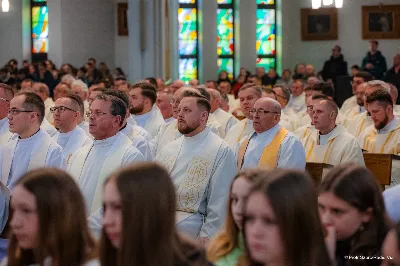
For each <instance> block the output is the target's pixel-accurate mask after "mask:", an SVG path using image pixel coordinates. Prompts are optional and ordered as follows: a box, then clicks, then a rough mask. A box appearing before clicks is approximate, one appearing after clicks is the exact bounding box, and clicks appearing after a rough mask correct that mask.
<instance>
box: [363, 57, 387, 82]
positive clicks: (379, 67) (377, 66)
mask: <svg viewBox="0 0 400 266" xmlns="http://www.w3.org/2000/svg"><path fill="white" fill-rule="evenodd" d="M368 63H371V64H373V65H374V68H372V69H367V68H366V67H365V66H366V65H367V64H368ZM361 67H362V69H363V70H365V71H368V72H369V73H371V75H372V76H374V77H375V79H382V78H383V76H384V74H385V72H386V71H387V65H386V58H385V57H384V56H383V55H382V53H381V52H380V51H376V53H375V54H374V55H371V53H370V52H368V53H367V55H366V56H365V57H364V59H363V61H362V66H361Z"/></svg>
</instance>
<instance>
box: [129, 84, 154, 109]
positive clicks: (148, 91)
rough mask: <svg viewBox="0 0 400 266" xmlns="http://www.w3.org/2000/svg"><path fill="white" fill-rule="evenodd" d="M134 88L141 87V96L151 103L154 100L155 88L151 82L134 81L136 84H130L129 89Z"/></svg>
mask: <svg viewBox="0 0 400 266" xmlns="http://www.w3.org/2000/svg"><path fill="white" fill-rule="evenodd" d="M136 88H141V89H142V93H141V94H142V96H143V97H146V98H148V99H150V101H151V104H152V105H153V104H154V103H155V102H156V99H157V90H156V87H155V86H154V85H153V84H151V83H146V82H142V83H136V84H133V85H132V86H130V88H129V89H130V90H131V89H136Z"/></svg>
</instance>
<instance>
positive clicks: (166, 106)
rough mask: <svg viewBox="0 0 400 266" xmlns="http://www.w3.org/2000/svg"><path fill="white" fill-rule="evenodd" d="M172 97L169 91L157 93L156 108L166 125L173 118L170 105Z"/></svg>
mask: <svg viewBox="0 0 400 266" xmlns="http://www.w3.org/2000/svg"><path fill="white" fill-rule="evenodd" d="M172 95H173V94H172V93H171V92H170V91H169V90H163V91H159V92H157V99H156V105H157V106H158V109H160V112H161V114H162V116H163V118H164V121H165V123H167V124H168V123H169V122H172V121H173V120H174V117H173V116H172V105H171V99H172Z"/></svg>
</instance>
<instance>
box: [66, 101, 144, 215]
mask: <svg viewBox="0 0 400 266" xmlns="http://www.w3.org/2000/svg"><path fill="white" fill-rule="evenodd" d="M125 115H126V106H125V104H124V103H123V102H122V101H121V100H120V99H118V98H117V97H114V96H109V95H103V94H101V95H98V96H97V97H96V99H95V100H94V101H93V103H92V104H91V105H90V111H89V113H88V116H89V132H90V134H92V135H93V137H94V140H93V144H91V145H86V146H83V147H82V148H80V149H79V150H77V151H76V152H75V153H74V155H73V156H72V157H71V159H70V162H69V164H68V167H67V172H69V173H70V174H71V176H72V177H73V178H74V179H75V180H76V181H77V183H78V185H79V187H80V189H81V191H82V194H83V196H84V198H85V201H86V207H87V210H88V212H89V214H92V213H94V212H96V211H97V210H98V209H99V208H100V207H101V193H102V189H103V183H104V180H105V178H106V177H107V176H108V175H109V174H110V173H111V172H112V171H114V170H116V169H117V168H120V167H122V166H125V165H127V164H130V163H133V162H138V161H143V160H144V157H143V155H142V154H141V153H140V151H139V150H138V149H136V148H135V147H134V146H133V145H132V141H131V140H130V139H129V138H128V137H127V136H125V134H123V133H120V132H119V131H120V128H121V126H122V123H123V119H124V117H125Z"/></svg>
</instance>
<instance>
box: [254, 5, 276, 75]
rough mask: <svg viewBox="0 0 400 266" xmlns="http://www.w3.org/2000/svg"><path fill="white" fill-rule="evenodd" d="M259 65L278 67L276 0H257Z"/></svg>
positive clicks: (266, 67)
mask: <svg viewBox="0 0 400 266" xmlns="http://www.w3.org/2000/svg"><path fill="white" fill-rule="evenodd" d="M256 3H257V10H256V51H257V67H264V68H265V70H266V71H268V70H269V69H270V68H276V9H275V7H276V6H275V1H274V0H256Z"/></svg>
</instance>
